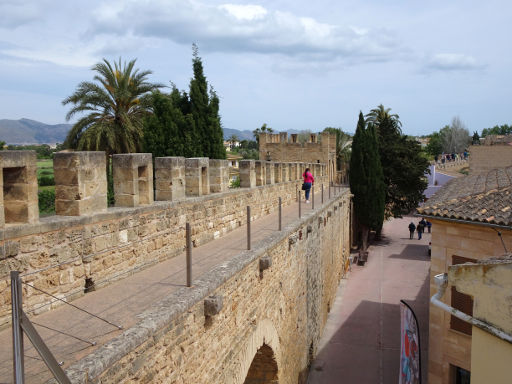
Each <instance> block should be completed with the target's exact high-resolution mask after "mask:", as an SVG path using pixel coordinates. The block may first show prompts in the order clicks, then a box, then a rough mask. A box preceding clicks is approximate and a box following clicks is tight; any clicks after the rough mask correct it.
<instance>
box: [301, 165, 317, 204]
mask: <svg viewBox="0 0 512 384" xmlns="http://www.w3.org/2000/svg"><path fill="white" fill-rule="evenodd" d="M302 177H303V178H304V190H305V191H306V203H309V193H310V192H311V187H312V186H313V184H314V183H315V178H314V177H313V175H312V174H311V172H310V170H309V168H306V170H305V171H304V173H303V174H302Z"/></svg>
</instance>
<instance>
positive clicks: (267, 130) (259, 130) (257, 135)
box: [252, 123, 274, 144]
mask: <svg viewBox="0 0 512 384" xmlns="http://www.w3.org/2000/svg"><path fill="white" fill-rule="evenodd" d="M272 132H274V130H273V129H272V128H270V127H267V123H265V124H263V125H262V126H261V128H256V129H255V130H254V131H252V134H253V135H254V138H255V139H256V142H257V143H258V144H259V143H260V133H272Z"/></svg>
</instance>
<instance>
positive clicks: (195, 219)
mask: <svg viewBox="0 0 512 384" xmlns="http://www.w3.org/2000/svg"><path fill="white" fill-rule="evenodd" d="M135 155H143V156H135V157H133V158H129V157H127V156H124V155H119V156H120V157H119V158H118V160H117V161H115V162H113V163H114V164H117V163H118V162H122V167H121V171H115V170H114V175H115V177H114V179H115V180H114V181H115V185H116V184H117V185H119V184H121V185H122V184H123V182H122V180H123V178H124V180H127V184H128V185H124V186H123V185H122V186H121V187H118V192H119V191H121V192H122V193H123V196H124V197H123V199H122V203H123V204H126V205H133V204H142V203H146V204H145V205H141V206H136V207H113V208H108V209H105V208H104V206H103V205H101V204H98V199H97V197H98V196H104V194H105V191H104V188H102V187H100V186H99V184H101V182H103V181H102V177H103V175H101V173H93V174H91V173H90V172H89V171H85V170H84V167H82V166H78V165H77V166H75V167H74V168H68V169H71V170H75V171H76V172H78V173H80V172H82V173H84V172H85V173H87V172H89V176H90V175H93V176H94V175H96V177H92V176H91V177H89V178H87V177H86V178H84V179H80V178H78V179H77V180H87V182H88V183H89V182H90V183H89V184H88V185H90V187H91V188H90V191H92V192H94V193H92V192H91V193H90V194H88V195H87V196H88V197H91V196H92V197H91V199H92V198H94V199H95V200H91V201H93V202H94V204H92V205H91V204H88V205H85V206H80V205H78V208H77V211H76V212H74V213H75V214H76V215H77V216H51V217H45V218H40V219H39V220H33V221H34V222H33V223H27V224H23V225H19V224H16V223H6V224H5V226H4V228H3V229H2V228H0V326H2V325H5V324H7V323H8V322H10V305H11V303H10V291H9V289H7V287H8V285H9V284H10V278H9V272H10V271H11V270H18V271H20V273H21V275H22V278H23V281H24V282H26V283H28V284H30V285H33V286H34V287H35V288H32V287H30V286H28V285H24V286H23V289H24V292H23V297H24V306H25V310H27V311H32V312H33V313H34V314H37V313H41V312H44V311H47V310H49V309H51V308H52V307H53V306H57V305H60V302H59V301H56V300H55V299H52V298H50V297H49V296H47V295H46V294H44V293H42V292H41V291H39V290H38V289H41V290H43V291H46V292H49V293H51V294H53V295H55V296H57V297H59V298H65V299H66V300H68V301H69V300H73V299H74V298H76V297H79V296H81V295H83V294H84V290H86V289H92V288H97V287H101V286H103V285H106V284H109V283H110V282H112V281H114V280H117V279H120V278H122V277H124V276H126V275H127V274H129V273H134V272H135V271H137V270H139V269H142V268H145V267H147V266H149V265H152V264H155V263H157V262H159V261H162V260H165V259H168V258H172V257H175V256H177V255H179V254H180V253H181V252H183V250H184V247H185V223H186V222H189V223H190V224H191V227H192V241H193V244H194V245H195V246H197V245H199V244H203V243H205V242H207V241H210V240H212V239H215V238H218V237H220V236H222V235H224V234H225V233H227V232H229V231H231V230H232V229H234V228H237V227H238V226H241V225H243V224H244V223H245V221H246V217H245V216H246V206H247V205H250V206H251V214H252V217H253V219H256V218H258V217H260V216H262V215H265V214H268V213H270V212H272V211H274V210H276V209H277V206H278V198H279V197H281V198H282V201H283V204H285V205H286V204H289V203H291V202H292V201H295V199H296V193H297V189H298V188H300V181H291V182H283V183H278V184H269V185H262V186H260V187H254V188H251V189H247V188H241V189H234V190H229V191H226V192H221V193H215V194H211V195H205V196H198V197H186V196H184V192H185V188H184V186H183V184H182V183H183V181H184V179H185V182H186V178H187V177H194V181H197V183H196V184H194V186H195V187H196V188H197V189H196V192H198V193H199V192H200V190H199V185H201V187H202V186H203V184H202V182H203V180H206V182H207V183H208V184H209V180H208V179H205V178H204V177H205V174H204V172H203V173H196V174H194V175H188V176H185V178H184V175H185V172H184V170H183V169H177V168H179V167H180V166H182V164H185V161H181V160H179V161H178V160H176V161H174V163H173V164H174V166H175V169H172V170H169V171H165V170H164V169H162V168H165V166H164V165H162V164H160V163H159V162H158V160H157V161H156V162H155V166H156V172H155V173H156V180H155V184H156V186H157V191H156V192H157V196H158V193H159V191H160V193H162V194H163V195H161V197H162V198H171V197H172V198H174V197H176V198H177V199H178V200H177V201H172V202H171V201H155V202H152V196H153V194H152V192H150V193H148V188H149V189H151V191H152V185H153V183H152V164H151V161H148V158H147V156H146V154H135ZM84 156H85V157H84ZM88 156H89V155H88V154H87V153H82V154H81V155H79V156H78V158H79V159H81V160H80V161H81V162H82V163H81V164H82V165H87V164H88V162H87V161H86V160H87V158H88ZM102 156H103V155H102ZM63 157H65V159H61V163H63V162H66V161H68V162H71V163H72V162H75V163H77V162H78V160H77V153H69V154H63ZM114 157H115V156H114ZM84 159H85V160H84ZM32 160H33V161H34V162H35V157H34V159H32ZM32 160H31V161H32ZM187 160H189V159H187ZM191 160H192V161H193V162H194V161H195V162H197V163H200V165H201V167H202V168H206V167H207V166H208V161H207V160H206V161H205V160H204V159H191ZM163 162H164V163H165V160H163ZM171 163H172V161H171ZM3 164H4V165H5V162H4V163H3ZM103 164H104V163H103ZM7 165H11V164H10V163H8V164H7ZM12 165H15V167H14V168H15V171H16V172H18V171H19V169H18V168H20V167H21V166H20V164H18V163H17V162H16V163H13V164H12ZM176 167H177V168H176ZM27 169H32V168H31V166H29V167H28V168H27ZM4 170H5V169H4ZM56 171H57V169H56ZM203 171H204V170H203ZM76 172H75V174H76ZM18 174H19V172H18ZM173 174H174V175H176V179H173V178H172V177H171V178H169V177H170V176H169V175H173ZM3 175H4V180H5V175H6V172H3ZM34 175H35V171H34ZM70 175H71V176H69V177H68V178H67V179H69V180H71V179H72V178H73V177H74V176H73V173H71V174H70ZM159 175H161V176H162V177H164V176H165V177H167V179H165V177H164V182H163V183H164V184H166V183H167V184H166V185H163V186H162V183H160V181H161V180H160V179H159ZM8 176H9V175H8ZM34 177H35V176H34ZM32 179H33V178H32ZM103 179H104V178H103ZM56 180H58V176H57V175H56ZM91 180H92V181H91ZM165 180H166V181H165ZM320 182H322V180H321V179H319V180H318V181H317V183H320ZM70 183H71V182H70ZM169 183H171V184H172V183H177V184H176V185H174V187H176V188H174V187H173V189H171V188H168V187H169V186H170V184H169ZM205 184H206V183H205ZM4 185H5V181H4ZM81 188H82V187H81V186H80V185H79V183H78V184H70V186H69V188H67V191H73V190H74V189H76V190H79V191H80V190H81ZM164 190H166V191H167V192H165V191H164ZM3 191H4V193H5V191H6V188H5V187H4V189H3ZM202 191H203V190H202V189H201V192H202ZM8 193H10V192H9V190H7V194H8ZM119 193H120V192H119ZM137 195H138V196H137ZM68 196H75V197H74V198H75V199H77V197H78V198H81V197H83V196H85V195H83V196H81V195H79V194H78V195H73V194H71V195H68ZM116 196H117V194H116ZM68 199H73V197H71V198H68ZM36 203H37V200H36ZM9 204H10V203H8V205H9ZM80 207H82V208H80ZM90 207H93V208H97V209H99V210H102V211H105V212H97V213H95V214H88V215H82V216H79V215H80V214H81V213H82V212H83V211H84V210H85V211H86V212H89V211H88V209H89V208H90ZM5 211H6V212H8V208H7V207H6V208H5ZM36 219H37V218H36ZM31 220H32V219H31Z"/></svg>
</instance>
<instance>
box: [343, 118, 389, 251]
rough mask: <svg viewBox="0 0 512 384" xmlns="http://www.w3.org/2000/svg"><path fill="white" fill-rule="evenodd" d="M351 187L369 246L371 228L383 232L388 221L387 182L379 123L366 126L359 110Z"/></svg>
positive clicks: (354, 139)
mask: <svg viewBox="0 0 512 384" xmlns="http://www.w3.org/2000/svg"><path fill="white" fill-rule="evenodd" d="M350 190H351V192H352V193H353V194H354V211H355V215H356V218H357V223H358V225H359V226H360V228H361V233H362V234H361V240H362V244H361V246H362V249H363V250H366V249H367V248H368V234H369V231H370V229H374V230H376V231H377V232H380V230H381V229H382V223H383V220H384V202H385V185H384V178H383V171H382V165H381V162H380V156H379V144H378V140H377V134H376V129H375V126H374V125H373V124H372V123H370V124H369V125H368V127H366V122H365V120H364V116H363V113H362V112H360V113H359V120H358V123H357V129H356V133H355V135H354V138H353V142H352V155H351V157H350Z"/></svg>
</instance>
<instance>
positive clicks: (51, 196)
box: [38, 190, 55, 213]
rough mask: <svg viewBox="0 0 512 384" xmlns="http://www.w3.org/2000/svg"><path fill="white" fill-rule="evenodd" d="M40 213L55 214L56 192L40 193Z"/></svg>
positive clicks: (44, 191) (46, 191) (45, 191)
mask: <svg viewBox="0 0 512 384" xmlns="http://www.w3.org/2000/svg"><path fill="white" fill-rule="evenodd" d="M38 198H39V212H40V213H54V212H55V191H52V190H43V191H39V193H38Z"/></svg>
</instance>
